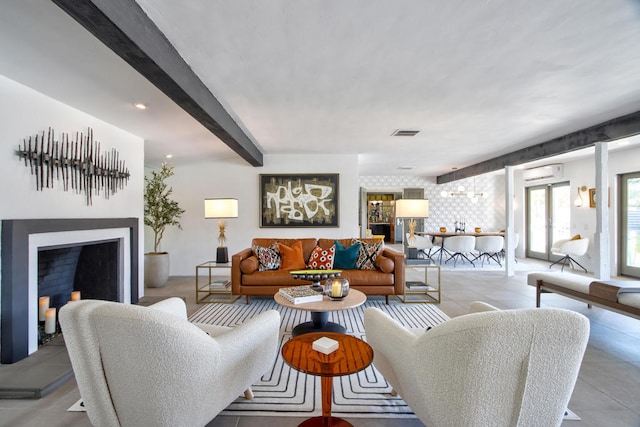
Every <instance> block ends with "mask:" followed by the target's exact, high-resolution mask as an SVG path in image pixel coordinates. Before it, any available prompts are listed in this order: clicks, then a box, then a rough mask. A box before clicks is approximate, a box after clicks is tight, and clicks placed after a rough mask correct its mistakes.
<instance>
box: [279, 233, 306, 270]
mask: <svg viewBox="0 0 640 427" xmlns="http://www.w3.org/2000/svg"><path fill="white" fill-rule="evenodd" d="M278 251H279V252H280V256H281V257H282V260H281V262H280V268H281V269H283V270H288V269H296V268H306V267H307V264H306V263H305V262H304V257H303V255H302V242H301V241H299V240H298V241H297V242H295V243H294V244H293V245H291V246H287V245H283V244H282V243H278Z"/></svg>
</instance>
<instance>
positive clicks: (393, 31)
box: [0, 0, 640, 176]
mask: <svg viewBox="0 0 640 427" xmlns="http://www.w3.org/2000/svg"><path fill="white" fill-rule="evenodd" d="M137 2H138V3H139V4H140V6H141V7H142V8H143V9H144V10H145V12H146V13H147V14H148V15H149V17H150V18H151V19H152V20H153V21H154V22H155V23H156V24H157V25H158V27H159V28H160V30H161V31H162V32H163V33H164V34H165V35H166V37H167V38H168V40H169V41H170V42H171V43H172V44H173V45H174V46H175V47H176V49H177V50H178V51H179V52H180V54H181V55H182V56H183V58H184V59H185V61H186V62H187V63H188V64H189V65H190V66H191V67H192V69H193V70H194V71H195V73H196V74H197V75H198V76H199V77H200V78H201V79H202V81H203V82H204V83H205V84H206V85H207V86H208V87H209V89H210V90H211V92H212V93H213V94H214V96H216V97H217V98H218V100H219V101H220V102H221V103H222V105H223V106H225V108H226V109H227V111H228V112H229V113H230V114H231V115H232V117H234V118H235V119H236V120H237V122H238V124H239V125H240V126H241V127H242V128H243V129H245V131H246V132H247V134H248V135H249V136H250V138H252V140H253V141H254V143H255V144H256V145H257V146H258V147H260V149H261V150H262V151H263V153H264V154H278V153H309V154H312V153H326V152H330V153H345V154H349V153H351V154H353V153H358V154H359V155H360V156H359V158H360V174H361V175H402V174H411V175H421V176H434V175H440V174H443V173H447V172H449V171H450V170H451V167H454V166H457V167H464V166H468V165H471V164H474V163H477V162H480V161H483V160H487V159H490V158H493V157H496V156H499V155H502V154H506V153H508V152H511V151H515V150H518V149H520V148H524V147H527V146H531V145H534V144H537V143H540V142H544V141H546V140H549V139H551V138H555V137H558V136H561V135H565V134H567V133H570V132H573V131H576V130H579V129H583V128H586V127H589V126H592V125H595V124H598V123H601V122H604V121H606V120H609V119H612V118H615V117H618V116H622V115H624V114H628V113H631V112H634V111H637V110H639V108H638V107H639V106H640V48H639V47H638V46H640V3H639V2H638V1H632V0H607V1H598V0H591V1H585V0H538V1H535V2H532V1H513V0H511V1H510V0H486V1H482V2H480V1H478V2H469V1H465V0H448V1H446V2H443V1H435V0H403V1H402V2H398V1H391V0H350V1H343V0H307V1H295V0H270V1H259V0H252V1H248V0H235V1H223V0H215V1H213V0H190V1H189V2H176V1H175V0H137ZM5 3H6V2H5ZM9 3H10V4H8V5H6V4H3V6H2V14H0V74H3V75H6V76H7V77H9V78H12V79H13V80H16V81H19V82H22V83H24V84H26V85H27V86H30V87H33V88H35V89H36V90H39V91H41V92H43V93H45V94H47V95H50V96H52V97H54V98H56V99H59V100H61V101H63V102H65V103H67V104H69V105H72V106H75V107H77V108H78V109H80V110H83V111H86V112H88V113H90V114H92V115H95V116H97V117H99V118H102V119H104V120H105V121H108V122H111V123H113V124H114V125H117V126H119V127H122V128H124V129H127V130H129V131H130V132H132V133H134V134H137V135H139V136H141V137H143V138H145V140H146V141H147V143H146V145H145V156H146V162H147V163H148V164H153V163H158V162H159V161H160V160H161V159H162V158H163V157H164V155H165V154H167V153H172V154H173V155H174V157H173V159H172V162H174V163H176V164H181V163H185V162H189V161H193V160H196V159H197V160H201V159H203V158H205V159H206V158H210V159H214V158H225V159H228V160H229V161H237V162H244V161H243V160H241V159H240V158H239V157H238V156H237V155H235V153H233V152H232V151H231V150H230V149H228V148H227V147H226V146H225V145H224V144H222V143H221V142H220V141H219V140H218V139H217V138H216V137H215V136H213V135H212V134H210V133H209V132H208V131H207V130H206V129H204V127H202V126H201V125H200V124H198V123H197V122H196V121H195V120H194V119H192V118H191V117H190V116H188V115H187V114H186V113H184V112H183V111H182V110H180V109H179V108H178V107H176V106H175V105H173V103H172V102H171V101H169V100H168V99H167V98H166V97H165V96H164V95H163V94H162V93H160V92H159V91H158V90H157V89H155V88H154V87H153V86H151V84H149V83H148V82H147V81H146V80H144V79H143V78H142V77H140V76H139V75H138V74H137V73H136V72H135V71H133V70H132V69H131V68H130V67H129V66H128V65H126V64H125V63H124V61H122V60H121V59H120V58H118V57H117V56H116V55H115V54H113V53H112V52H111V51H110V50H108V49H107V48H106V47H105V46H103V45H102V44H101V43H100V42H98V41H97V40H96V39H94V38H93V37H92V36H91V35H90V34H89V33H88V32H86V31H85V30H84V29H83V28H81V27H80V25H79V24H77V23H75V21H73V20H72V19H71V18H69V17H68V16H67V15H66V14H65V13H64V12H62V11H61V10H60V9H58V8H57V6H55V5H54V4H52V3H51V2H48V1H45V0H21V1H13V2H9ZM139 101H142V102H145V103H147V104H148V106H149V108H148V109H147V110H146V111H137V110H135V109H133V108H132V106H131V104H132V103H134V102H139ZM396 129H419V130H420V133H419V134H418V135H417V136H415V137H393V136H391V133H392V132H393V131H394V130H396ZM402 166H412V167H414V169H412V170H408V171H407V170H399V169H398V167H402Z"/></svg>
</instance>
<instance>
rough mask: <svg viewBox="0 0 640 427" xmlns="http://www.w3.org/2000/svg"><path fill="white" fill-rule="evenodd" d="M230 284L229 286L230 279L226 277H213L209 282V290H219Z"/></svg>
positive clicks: (226, 287)
mask: <svg viewBox="0 0 640 427" xmlns="http://www.w3.org/2000/svg"><path fill="white" fill-rule="evenodd" d="M230 286H231V279H228V278H224V279H214V280H212V281H211V283H209V290H210V291H213V290H218V291H221V290H225V289H228V288H229V287H230Z"/></svg>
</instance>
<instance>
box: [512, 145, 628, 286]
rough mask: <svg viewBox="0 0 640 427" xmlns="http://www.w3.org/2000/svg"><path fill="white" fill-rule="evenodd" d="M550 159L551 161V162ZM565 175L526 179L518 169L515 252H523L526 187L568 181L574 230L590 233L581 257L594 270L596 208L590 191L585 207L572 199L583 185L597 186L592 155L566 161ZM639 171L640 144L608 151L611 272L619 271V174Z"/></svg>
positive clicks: (575, 232) (564, 163) (518, 254)
mask: <svg viewBox="0 0 640 427" xmlns="http://www.w3.org/2000/svg"><path fill="white" fill-rule="evenodd" d="M550 163H551V162H550ZM563 165H564V168H563V177H562V178H560V179H554V180H548V181H543V182H536V183H535V184H533V183H526V182H524V181H523V180H522V171H516V174H515V179H514V182H515V188H516V189H517V190H516V202H515V203H516V211H515V218H516V232H518V233H520V236H521V240H520V245H519V246H518V249H517V252H516V256H520V257H521V256H524V251H525V244H526V241H525V240H526V236H524V232H523V230H524V227H525V212H524V197H525V187H527V186H533V185H540V184H550V183H555V182H569V183H570V186H571V201H572V205H571V234H572V235H575V234H580V235H581V236H586V237H589V239H590V242H589V251H588V252H587V255H585V256H584V257H582V258H580V259H578V261H579V262H580V263H581V264H582V265H584V266H585V268H586V269H587V270H588V271H589V272H593V271H594V269H595V267H596V263H597V260H596V258H595V255H594V245H593V243H594V233H595V232H596V210H595V209H594V208H590V207H589V194H588V191H586V192H583V193H582V198H583V200H584V203H583V206H582V207H576V206H574V205H573V200H574V199H575V197H576V195H577V191H578V190H577V189H578V187H579V186H580V187H581V186H583V185H584V186H586V187H587V189H589V188H595V186H596V182H595V179H596V178H595V168H596V164H595V160H594V158H593V157H589V158H584V159H580V160H575V161H571V162H563ZM637 171H640V148H635V149H627V150H618V151H611V152H609V174H608V179H609V186H610V189H611V190H610V197H611V206H610V207H609V236H610V237H609V239H610V248H609V250H610V254H611V275H613V276H615V275H617V272H618V258H617V257H616V255H615V254H616V253H617V245H618V240H619V239H618V216H617V212H618V175H620V174H623V173H629V172H637Z"/></svg>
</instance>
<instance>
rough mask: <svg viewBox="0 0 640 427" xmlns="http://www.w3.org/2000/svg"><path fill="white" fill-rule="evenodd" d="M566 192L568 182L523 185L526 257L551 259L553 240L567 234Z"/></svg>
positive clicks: (568, 205) (568, 225)
mask: <svg viewBox="0 0 640 427" xmlns="http://www.w3.org/2000/svg"><path fill="white" fill-rule="evenodd" d="M570 191H571V189H570V187H569V183H568V182H563V183H558V184H550V185H539V186H535V187H528V188H527V196H526V204H527V247H526V255H527V257H530V258H537V259H542V260H547V261H548V260H552V259H553V257H552V254H551V246H552V245H553V242H555V241H557V240H559V239H566V238H569V237H570V235H569V234H570V233H571V195H570Z"/></svg>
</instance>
